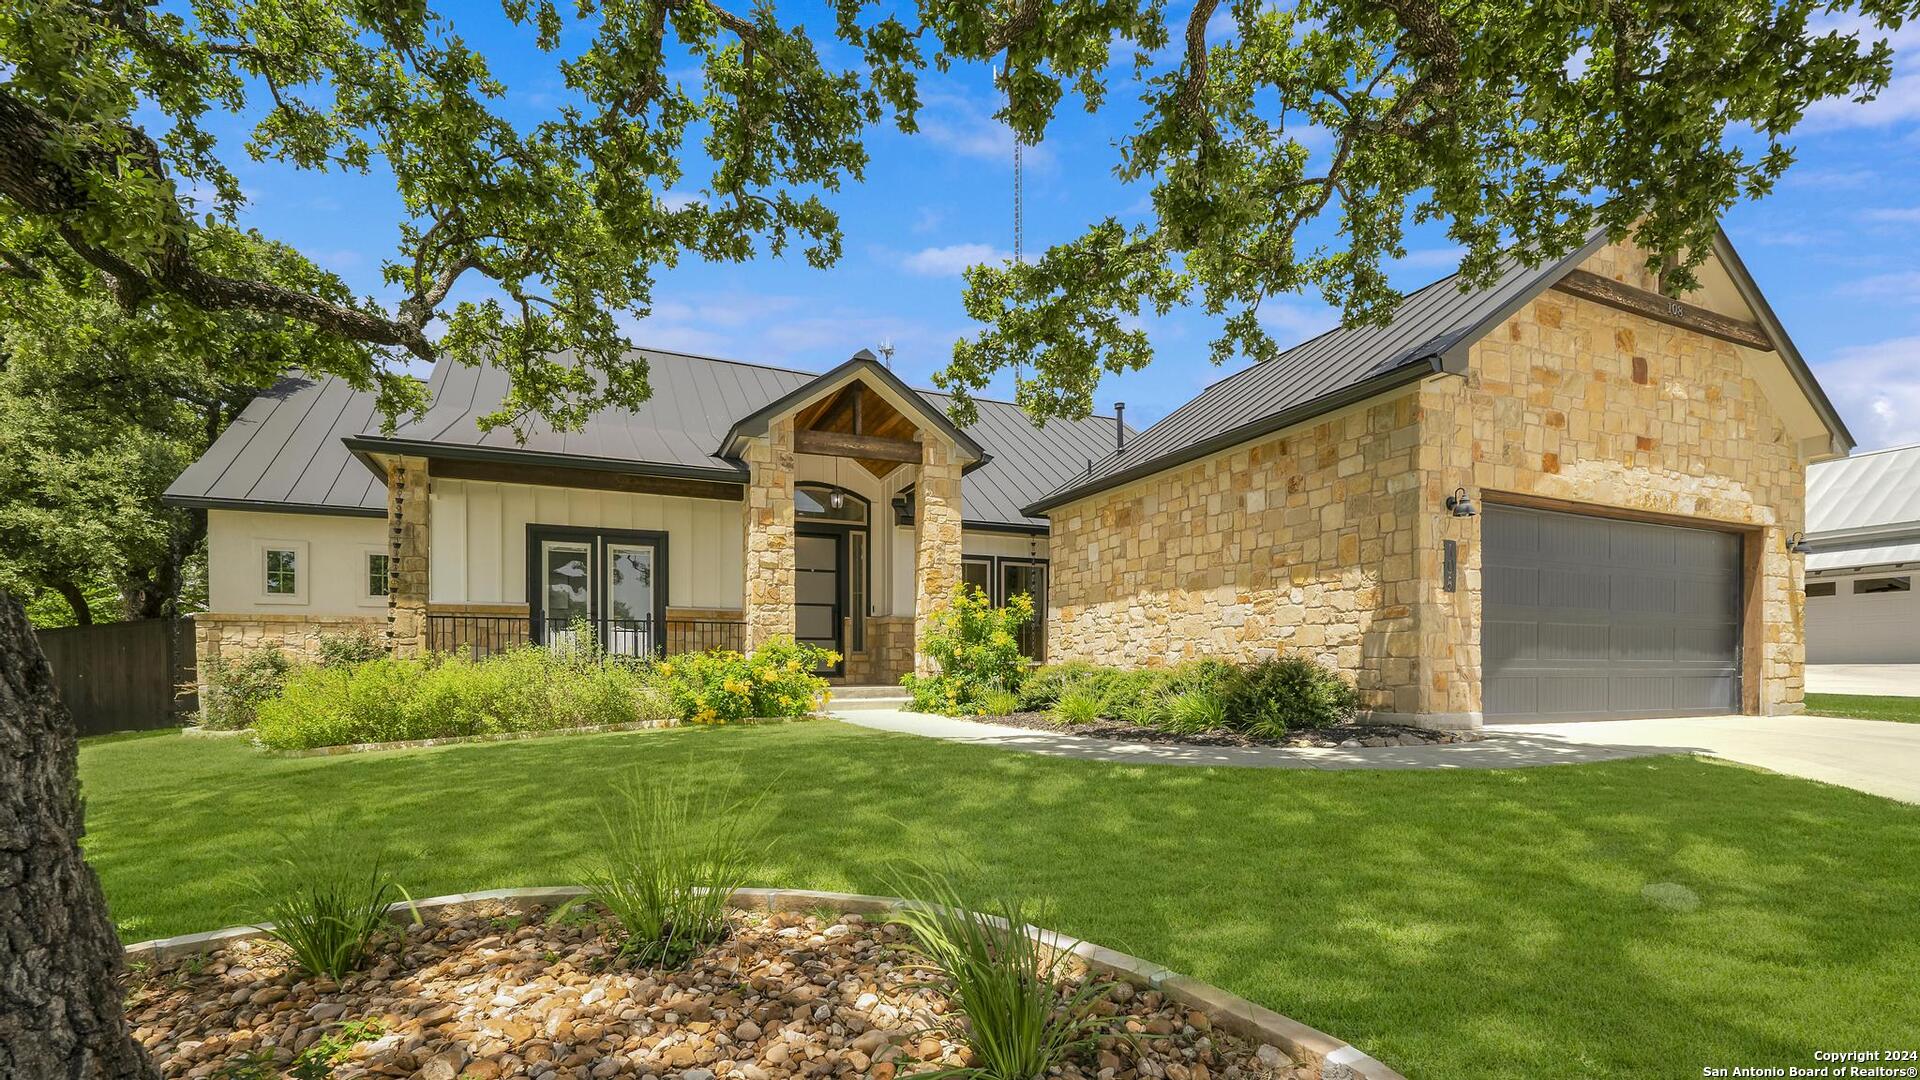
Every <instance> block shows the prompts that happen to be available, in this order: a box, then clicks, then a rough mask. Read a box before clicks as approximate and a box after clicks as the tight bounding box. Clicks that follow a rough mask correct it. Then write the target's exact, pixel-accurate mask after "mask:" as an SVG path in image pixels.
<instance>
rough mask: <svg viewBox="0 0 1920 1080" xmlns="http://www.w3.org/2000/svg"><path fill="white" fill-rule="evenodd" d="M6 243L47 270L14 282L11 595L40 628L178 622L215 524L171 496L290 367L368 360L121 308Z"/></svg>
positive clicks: (348, 367)
mask: <svg viewBox="0 0 1920 1080" xmlns="http://www.w3.org/2000/svg"><path fill="white" fill-rule="evenodd" d="M9 239H10V240H12V241H13V242H12V243H10V244H8V245H6V246H7V247H8V248H9V249H10V250H13V251H15V252H21V253H31V257H32V258H33V264H34V266H35V267H36V272H35V273H34V274H33V275H31V276H27V275H12V276H6V275H0V588H7V589H10V590H13V591H15V592H18V593H20V594H21V595H23V596H28V597H36V598H37V599H38V601H39V602H38V603H36V604H35V605H34V606H33V614H34V616H35V621H36V622H37V623H40V624H42V625H44V624H46V623H48V622H56V623H57V622H65V621H73V622H79V623H88V622H92V621H95V620H109V619H113V618H121V617H124V618H154V617H158V616H162V615H168V614H172V613H174V611H175V609H176V608H177V607H178V605H179V602H180V599H181V595H182V592H183V590H189V589H191V587H192V586H193V585H194V583H195V582H194V581H193V580H192V578H193V577H195V576H196V575H190V573H189V571H190V568H191V567H193V566H195V565H196V564H197V563H198V562H199V560H200V558H201V545H202V542H203V541H204V539H205V532H206V521H205V516H204V515H202V514H198V513H195V512H192V511H188V510H181V509H173V508H168V507H164V506H162V505H161V503H160V495H161V493H162V492H163V491H165V490H166V487H167V485H168V484H169V483H171V482H172V481H173V479H174V477H176V476H178V475H179V474H180V471H181V470H182V469H184V468H186V467H187V465H188V464H190V463H191V462H192V461H193V459H194V458H195V457H197V456H199V454H200V453H201V452H202V451H204V450H205V449H206V448H207V446H208V444H209V443H211V442H212V440H213V439H214V438H215V437H216V436H218V435H219V433H220V432H221V431H222V430H223V429H224V428H225V427H226V425H227V424H228V423H229V422H230V421H231V420H232V419H233V417H234V416H235V415H237V414H238V413H239V411H240V410H241V409H242V408H244V407H245V406H246V404H247V402H248V400H250V399H251V398H252V397H253V395H254V394H255V393H256V391H257V390H259V389H261V388H264V387H268V386H271V385H273V384H274V382H275V381H276V380H277V379H279V378H280V377H281V375H282V374H283V373H284V372H285V371H286V370H287V369H288V366H289V364H290V363H291V362H293V361H294V360H299V361H301V362H303V363H307V364H311V365H315V366H318V367H321V368H332V369H334V370H339V371H345V372H351V373H353V375H354V377H355V378H356V379H357V380H359V381H361V382H363V383H364V382H365V380H366V377H367V376H366V372H367V370H368V361H367V357H366V352H367V350H366V347H365V346H361V345H358V344H355V343H352V342H342V341H340V340H338V339H336V338H334V337H333V336H331V335H328V334H325V333H323V332H321V331H319V330H317V329H315V328H314V327H312V326H311V325H309V324H307V323H304V322H299V321H297V320H290V319H286V318H284V317H280V316H263V315H258V314H255V313H252V312H247V311H226V312H213V313H206V312H198V311H196V310H194V309H191V308H178V307H173V308H168V307H165V306H161V307H141V308H136V309H133V310H127V309H123V308H122V307H120V306H119V305H118V304H116V303H114V302H113V301H112V300H111V299H110V298H109V296H108V293H107V289H106V287H105V285H104V283H103V282H102V281H101V278H102V274H101V273H100V271H98V270H96V269H94V268H93V267H91V266H89V265H87V264H86V263H85V262H83V261H82V260H80V259H79V258H77V257H75V256H74V255H73V254H72V253H71V252H67V251H64V250H62V248H61V247H60V245H59V244H58V243H57V242H56V241H53V240H51V239H50V238H49V237H48V236H47V235H46V234H45V233H44V231H41V230H35V229H34V228H32V227H29V226H22V225H20V224H19V223H14V225H13V227H12V228H11V230H10V234H9ZM206 239H207V242H208V244H209V246H210V247H217V248H218V249H219V251H220V255H219V257H218V258H219V261H220V263H221V264H222V265H224V266H228V267H231V268H233V269H234V270H236V271H238V272H243V273H247V274H251V275H254V276H257V277H259V278H261V279H262V280H271V281H283V282H288V283H292V284H297V285H299V286H300V287H318V288H324V289H329V290H332V291H335V292H338V293H340V294H342V295H344V289H343V288H342V286H341V285H340V284H339V282H338V281H337V280H331V279H330V278H328V277H327V276H326V275H322V274H321V273H320V272H318V271H317V270H315V269H314V268H313V267H312V266H311V265H309V264H308V263H307V262H306V260H305V259H303V258H301V257H300V256H299V255H297V254H296V253H294V252H293V251H291V250H289V249H287V248H285V247H282V246H279V245H275V244H271V243H268V242H266V241H263V240H261V239H260V238H258V237H256V236H250V235H248V234H244V233H240V232H237V231H235V230H233V229H229V228H224V227H219V228H215V229H210V230H207V231H206ZM395 390H396V400H398V401H401V402H411V401H414V400H416V399H417V397H418V394H419V388H418V384H417V383H415V382H413V380H406V381H405V384H403V385H398V386H396V388H395ZM197 576H198V577H200V578H201V579H202V580H203V577H204V575H197ZM54 597H58V598H59V599H58V600H57V601H55V600H54V599H53V598H54Z"/></svg>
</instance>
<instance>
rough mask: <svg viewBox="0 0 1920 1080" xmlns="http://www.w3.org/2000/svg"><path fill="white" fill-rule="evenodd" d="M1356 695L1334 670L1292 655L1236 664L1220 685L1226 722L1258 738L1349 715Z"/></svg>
mask: <svg viewBox="0 0 1920 1080" xmlns="http://www.w3.org/2000/svg"><path fill="white" fill-rule="evenodd" d="M1357 704H1358V697H1357V695H1356V694H1355V693H1354V689H1353V684H1351V683H1349V682H1347V681H1346V679H1344V678H1342V677H1341V676H1340V675H1339V674H1338V673H1337V672H1334V671H1331V670H1328V669H1327V668H1324V667H1321V666H1320V665H1319V664H1316V663H1314V662H1313V661H1311V660H1307V659H1305V658H1303V657H1298V656H1287V657H1281V658H1278V659H1274V660H1263V661H1261V662H1259V663H1257V664H1251V665H1248V666H1246V667H1243V668H1241V669H1240V670H1239V671H1237V672H1236V673H1235V674H1234V677H1233V679H1232V680H1231V681H1230V682H1229V683H1228V684H1227V688H1226V713H1227V723H1228V724H1230V725H1231V726H1233V727H1234V728H1236V729H1238V730H1240V731H1244V732H1247V733H1248V734H1250V735H1257V736H1260V737H1262V738H1269V739H1277V738H1280V737H1281V736H1283V735H1285V734H1286V733H1287V732H1288V731H1289V730H1292V729H1295V728H1323V727H1330V726H1332V725H1334V724H1337V723H1340V722H1341V721H1343V720H1346V719H1348V718H1349V717H1351V716H1352V715H1353V710H1354V707H1355V706H1356V705H1357Z"/></svg>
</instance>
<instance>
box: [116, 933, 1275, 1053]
mask: <svg viewBox="0 0 1920 1080" xmlns="http://www.w3.org/2000/svg"><path fill="white" fill-rule="evenodd" d="M569 914H570V916H571V917H568V918H562V919H554V920H553V921H548V918H547V917H546V916H545V915H544V914H543V913H542V912H540V911H539V910H537V909H536V910H535V911H534V912H533V913H531V914H528V915H520V914H510V913H508V911H507V910H506V909H505V908H503V907H501V906H500V905H498V904H486V903H477V904H473V905H469V906H466V907H462V908H455V909H447V910H445V911H441V912H436V913H434V914H431V915H428V916H427V917H426V918H427V922H426V925H424V926H416V927H413V928H409V929H408V930H406V931H404V932H396V933H395V934H393V935H391V936H390V937H389V938H388V939H387V940H385V941H384V942H382V943H381V945H380V947H379V951H378V954H377V955H376V956H375V957H374V958H373V960H372V963H371V964H370V965H369V967H368V968H367V969H366V970H364V971H362V972H360V973H357V974H355V975H352V976H349V977H348V978H347V979H346V980H345V981H344V982H343V983H340V984H335V983H333V982H331V981H329V980H325V979H316V978H307V977H302V976H301V975H299V974H298V973H296V972H293V971H290V970H289V969H288V968H287V966H286V964H285V959H284V955H283V953H282V952H281V950H280V949H279V948H278V947H277V946H275V945H273V944H271V943H269V942H265V941H249V942H240V943H237V944H235V945H232V946H229V947H227V948H225V949H222V950H219V951H216V952H213V953H211V954H209V955H206V956H202V957H194V958H189V959H181V960H175V961H171V962H167V963H164V964H160V965H156V966H149V967H145V968H139V969H136V970H135V971H134V972H133V973H132V974H131V975H130V976H129V988H128V997H127V1015H128V1018H129V1019H130V1021H131V1022H132V1024H133V1026H134V1028H135V1035H136V1037H137V1038H139V1040H140V1041H141V1042H142V1043H143V1044H144V1045H145V1046H146V1047H147V1050H148V1052H149V1053H150V1054H151V1055H152V1057H153V1059H154V1061H155V1062H156V1063H157V1064H158V1065H159V1066H160V1069H161V1072H162V1074H163V1075H165V1076H167V1077H193V1078H206V1080H215V1078H231V1080H255V1078H259V1080H268V1078H279V1077H281V1076H283V1075H294V1076H305V1075H315V1076H328V1075H331V1076H332V1077H333V1078H335V1080H358V1078H365V1077H414V1078H418V1080H456V1078H462V1077H466V1078H471V1080H495V1078H498V1077H533V1078H536V1080H605V1078H610V1077H626V1078H637V1077H661V1078H668V1077H672V1078H677V1080H717V1078H734V1080H774V1078H780V1077H806V1078H812V1077H860V1078H864V1080H893V1077H895V1076H896V1075H908V1074H911V1073H915V1072H923V1071H928V1070H932V1069H937V1068H953V1067H956V1066H960V1065H964V1064H966V1062H967V1051H966V1049H965V1048H964V1047H963V1046H960V1045H959V1044H957V1043H954V1042H952V1041H949V1040H947V1039H944V1038H942V1037H941V1035H940V1034H938V1033H937V1032H936V1031H934V1030H933V1029H934V1028H935V1026H936V1020H937V1018H938V1017H939V1016H940V1014H941V1013H943V1012H944V1010H945V1009H946V1004H947V1003H946V1000H945V998H944V996H943V995H942V994H941V993H940V992H939V990H938V984H937V982H936V981H935V980H934V977H933V976H931V975H929V974H928V973H926V972H924V971H921V970H919V969H918V968H917V967H916V966H915V960H914V958H913V957H912V956H911V955H910V954H908V953H907V952H905V951H904V949H903V948H902V945H903V942H904V939H905V937H906V931H905V930H904V929H903V928H901V927H898V926H893V925H889V924H884V923H872V922H868V921H867V920H866V919H864V918H863V917H862V916H860V915H840V916H837V917H836V916H830V915H815V914H799V913H790V912H776V913H771V914H769V913H765V912H744V913H738V914H736V915H735V916H734V919H735V931H736V932H735V933H734V935H733V936H732V937H731V938H730V939H729V940H727V941H726V942H723V943H722V944H720V945H718V946H715V947H714V948H712V949H710V950H708V951H706V952H705V953H702V954H700V955H698V956H695V957H693V958H692V959H691V960H690V961H689V962H688V963H687V964H686V965H685V966H683V967H682V968H679V969H674V970H660V969H648V968H645V967H643V966H639V965H636V964H633V963H631V962H630V961H629V960H627V959H625V958H623V957H622V956H621V955H620V952H619V948H618V944H617V942H618V936H617V930H616V928H615V926H614V925H613V924H612V923H611V922H610V921H607V920H606V919H605V918H604V914H603V913H602V912H601V911H600V910H599V909H598V908H590V907H576V908H574V909H573V910H572V911H571V912H570V913H569ZM1096 1006H1097V1007H1098V1008H1099V1009H1101V1011H1103V1012H1105V1013H1107V1014H1108V1015H1119V1014H1125V1015H1126V1017H1127V1019H1126V1020H1125V1021H1124V1029H1125V1031H1126V1032H1127V1033H1128V1035H1127V1036H1126V1037H1121V1036H1118V1035H1113V1036H1107V1037H1105V1038H1103V1039H1102V1040H1101V1046H1100V1047H1099V1048H1098V1049H1097V1050H1096V1051H1095V1052H1093V1053H1090V1054H1088V1055H1086V1056H1085V1057H1084V1058H1083V1059H1080V1060H1075V1061H1072V1062H1070V1063H1069V1064H1068V1065H1067V1066H1066V1067H1065V1068H1063V1069H1061V1070H1058V1071H1057V1072H1056V1073H1055V1075H1056V1076H1060V1077H1064V1078H1066V1080H1074V1078H1081V1080H1132V1078H1147V1080H1216V1078H1217V1080H1296V1078H1297V1077H1302V1076H1305V1075H1307V1074H1306V1072H1305V1070H1303V1069H1296V1068H1295V1067H1294V1065H1293V1062H1292V1061H1291V1060H1289V1059H1288V1058H1287V1057H1286V1055H1285V1054H1284V1053H1282V1052H1281V1051H1280V1050H1279V1049H1278V1048H1276V1047H1273V1046H1270V1045H1264V1044H1261V1045H1255V1044H1252V1043H1249V1042H1247V1041H1246V1040H1243V1039H1239V1038H1236V1037H1233V1036H1230V1035H1227V1034H1225V1033H1223V1032H1219V1031H1215V1030H1214V1027H1213V1024H1212V1022H1211V1020H1210V1019H1209V1018H1208V1017H1207V1016H1205V1015H1204V1014H1202V1013H1198V1012H1193V1011H1190V1010H1188V1009H1186V1008H1185V1007H1183V1006H1180V1005H1178V1004H1177V1003H1175V1002H1172V1001H1170V1000H1168V999H1166V998H1164V997H1163V996H1162V995H1161V994H1160V993H1158V992H1157V991H1149V990H1137V989H1135V988H1134V987H1132V986H1126V985H1121V986H1117V987H1115V988H1113V989H1111V990H1109V991H1108V993H1107V995H1106V996H1105V997H1103V998H1102V999H1100V1000H1099V1001H1098V1002H1097V1003H1096ZM301 1055H305V1056H304V1057H302V1056H301ZM297 1062H303V1063H308V1065H309V1067H311V1066H312V1065H314V1064H317V1065H319V1066H322V1067H321V1068H319V1069H315V1070H313V1071H310V1072H304V1073H303V1072H301V1071H300V1068H299V1066H298V1065H297ZM326 1068H331V1073H328V1072H327V1071H325V1069H326ZM290 1069H291V1070H292V1071H291V1072H290V1073H289V1072H288V1070H290Z"/></svg>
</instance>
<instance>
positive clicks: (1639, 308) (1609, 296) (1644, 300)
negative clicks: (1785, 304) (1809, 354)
mask: <svg viewBox="0 0 1920 1080" xmlns="http://www.w3.org/2000/svg"><path fill="white" fill-rule="evenodd" d="M1553 287H1554V289H1555V290H1557V291H1559V292H1563V293H1566V294H1567V295H1568V296H1577V297H1579V298H1580V299H1582V300H1591V301H1593V302H1594V303H1596V304H1605V305H1606V306H1608V307H1610V308H1614V309H1615V310H1618V311H1625V312H1630V313H1632V314H1634V315H1640V316H1643V317H1645V318H1649V319H1652V320H1653V321H1654V322H1662V323H1666V324H1667V325H1668V326H1677V327H1679V328H1681V329H1682V330H1692V331H1693V332H1694V333H1697V334H1705V335H1706V336H1708V337H1710V338H1718V339H1719V340H1721V341H1730V342H1732V343H1733V344H1735V345H1744V346H1746V347H1747V348H1749V349H1759V350H1760V351H1761V352H1772V351H1773V339H1772V338H1769V337H1768V336H1767V332H1766V331H1765V330H1762V329H1761V328H1760V324H1759V323H1754V322H1748V321H1747V320H1745V319H1735V318H1731V317H1729V316H1726V315H1722V314H1720V313H1719V312H1717V311H1709V310H1707V309H1706V308H1703V307H1700V306H1699V305H1697V304H1689V303H1687V302H1686V301H1685V300H1675V299H1674V298H1673V297H1671V296H1662V295H1660V294H1659V293H1657V292H1649V291H1647V290H1646V289H1638V288H1635V287H1633V286H1632V285H1627V284H1624V283H1622V282H1618V281H1615V280H1613V279H1612V278H1608V277H1601V276H1600V275H1599V274H1595V273H1591V272H1589V271H1586V270H1569V271H1567V274H1566V276H1565V277H1563V278H1561V279H1560V280H1559V281H1556V282H1554V283H1553Z"/></svg>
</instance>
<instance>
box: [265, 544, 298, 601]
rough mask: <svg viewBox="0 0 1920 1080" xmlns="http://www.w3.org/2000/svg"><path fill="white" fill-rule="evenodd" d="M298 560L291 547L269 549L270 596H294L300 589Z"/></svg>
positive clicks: (268, 590) (268, 577)
mask: <svg viewBox="0 0 1920 1080" xmlns="http://www.w3.org/2000/svg"><path fill="white" fill-rule="evenodd" d="M297 561H298V560H297V556H296V555H295V553H294V551H293V549H291V548H268V549H267V595H268V596H293V595H294V594H296V593H298V592H299V591H300V580H299V567H298V566H297V565H296V564H297Z"/></svg>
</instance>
